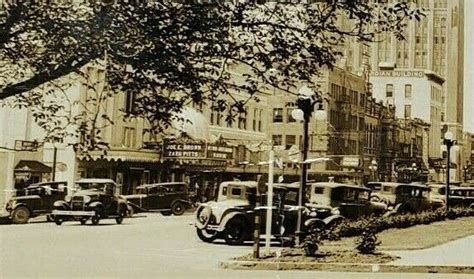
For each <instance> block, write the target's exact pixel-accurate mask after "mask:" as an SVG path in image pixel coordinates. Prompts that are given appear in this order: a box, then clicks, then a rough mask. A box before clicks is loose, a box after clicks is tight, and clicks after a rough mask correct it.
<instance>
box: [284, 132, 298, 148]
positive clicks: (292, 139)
mask: <svg viewBox="0 0 474 279" xmlns="http://www.w3.org/2000/svg"><path fill="white" fill-rule="evenodd" d="M295 144H296V136H295V135H287V136H286V138H285V148H286V149H290V148H291V147H292V146H293V145H295Z"/></svg>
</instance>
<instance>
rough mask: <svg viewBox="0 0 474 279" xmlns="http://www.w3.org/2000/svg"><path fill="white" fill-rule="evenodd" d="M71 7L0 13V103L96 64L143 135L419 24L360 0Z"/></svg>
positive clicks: (301, 75)
mask: <svg viewBox="0 0 474 279" xmlns="http://www.w3.org/2000/svg"><path fill="white" fill-rule="evenodd" d="M71 2H72V3H47V4H46V3H42V2H38V3H36V2H24V3H18V2H17V1H14V3H11V4H10V3H7V4H5V6H4V7H3V10H2V11H1V14H0V35H1V36H0V61H1V62H0V63H2V64H0V77H1V79H0V86H1V89H0V99H5V98H8V97H12V96H17V95H20V94H24V93H26V92H29V91H31V90H33V89H35V88H38V87H39V86H41V85H44V84H48V83H49V82H51V81H54V80H57V79H59V78H61V77H64V76H66V75H69V74H71V73H76V74H77V73H81V69H82V68H83V67H84V66H85V65H87V64H88V63H92V62H94V61H102V62H104V63H105V67H106V81H107V84H108V85H107V86H108V88H110V91H111V92H120V93H128V94H135V95H136V97H135V98H134V100H135V107H134V109H133V110H132V111H130V112H128V115H127V116H130V117H135V116H137V117H143V118H145V119H147V120H148V121H149V123H150V124H151V129H152V130H153V131H155V132H160V131H162V130H163V129H165V128H167V127H168V126H169V125H170V124H171V122H172V120H173V118H174V117H176V116H175V112H177V111H180V110H181V109H182V108H183V107H184V106H186V105H188V104H189V103H196V104H201V103H206V104H208V105H210V106H211V107H212V108H213V109H216V110H220V111H224V110H227V111H229V112H230V113H229V116H228V119H232V116H233V115H235V114H237V113H239V112H241V111H242V110H243V108H244V105H245V102H246V101H248V100H249V99H255V100H258V93H259V92H262V91H266V90H268V89H269V88H275V89H277V90H280V91H282V92H285V93H287V94H296V91H297V88H298V87H299V85H300V84H301V83H304V82H307V83H309V84H312V81H314V77H315V76H317V74H318V72H319V71H320V69H321V68H323V67H329V68H331V67H332V66H333V65H334V63H335V62H336V59H337V58H338V57H339V56H340V55H341V52H340V49H341V48H342V47H343V46H344V44H345V43H346V42H347V40H348V39H349V38H356V39H357V40H358V41H360V42H363V43H367V42H373V41H375V38H376V34H379V33H382V32H394V33H395V34H396V36H397V37H398V38H400V39H403V30H404V27H405V26H406V23H407V22H408V21H409V20H411V19H416V20H419V19H420V17H421V16H422V15H423V11H421V10H419V9H416V8H412V7H410V6H409V5H408V4H406V3H396V4H393V5H383V6H379V5H377V4H375V3H372V2H373V1H366V0H346V1H337V0H327V1H316V2H317V3H291V2H288V3H287V2H285V3H275V2H268V3H267V2H265V1H263V2H262V1H257V2H255V1H246V0H242V1H232V2H230V1H175V2H171V1H146V2H145V3H115V1H105V2H95V1H71ZM309 2H311V1H309ZM313 2H314V1H313ZM46 6H47V7H46ZM341 20H345V21H347V22H348V23H349V24H345V25H343V24H341ZM235 92H240V93H244V94H246V96H247V98H243V99H239V98H237V97H235Z"/></svg>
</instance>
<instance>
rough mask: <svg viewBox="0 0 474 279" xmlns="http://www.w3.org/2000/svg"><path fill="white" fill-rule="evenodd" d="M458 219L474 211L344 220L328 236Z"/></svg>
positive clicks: (440, 211)
mask: <svg viewBox="0 0 474 279" xmlns="http://www.w3.org/2000/svg"><path fill="white" fill-rule="evenodd" d="M448 216H449V217H450V219H456V218H460V217H468V216H474V209H472V208H467V207H466V208H464V207H456V208H453V209H451V210H450V212H449V215H447V214H446V210H445V209H444V208H439V209H436V210H433V211H423V212H419V213H415V214H394V215H388V216H383V217H380V216H370V217H366V218H361V219H357V220H344V221H342V222H341V223H340V224H338V225H337V226H336V227H335V228H333V229H332V231H331V232H329V234H328V235H327V237H326V238H327V239H333V240H334V239H339V238H341V237H353V236H360V235H362V234H363V233H364V232H365V231H366V229H367V228H370V229H371V231H372V232H373V233H379V232H382V231H384V230H387V229H392V228H408V227H412V226H416V225H421V224H425V225H427V224H431V223H433V222H438V221H443V220H445V219H446V218H447V217H448Z"/></svg>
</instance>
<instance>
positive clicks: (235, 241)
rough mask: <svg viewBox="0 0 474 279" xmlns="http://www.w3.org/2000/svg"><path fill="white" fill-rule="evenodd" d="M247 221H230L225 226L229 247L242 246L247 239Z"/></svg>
mask: <svg viewBox="0 0 474 279" xmlns="http://www.w3.org/2000/svg"><path fill="white" fill-rule="evenodd" d="M246 227H247V226H246V225H245V221H244V220H242V219H240V218H235V219H232V220H230V221H229V222H228V223H227V225H226V226H225V230H224V239H225V242H226V243H227V244H229V245H241V244H242V243H244V241H245V238H246V237H247V231H246Z"/></svg>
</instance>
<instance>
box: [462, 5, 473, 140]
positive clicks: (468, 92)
mask: <svg viewBox="0 0 474 279" xmlns="http://www.w3.org/2000/svg"><path fill="white" fill-rule="evenodd" d="M464 5H465V7H464V9H465V14H464V20H465V22H464V36H465V37H464V130H465V131H468V132H471V133H474V117H473V115H472V113H473V110H474V53H473V50H474V0H466V1H464Z"/></svg>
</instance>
